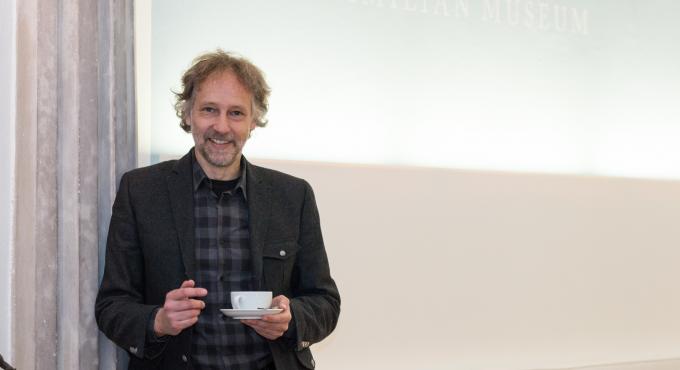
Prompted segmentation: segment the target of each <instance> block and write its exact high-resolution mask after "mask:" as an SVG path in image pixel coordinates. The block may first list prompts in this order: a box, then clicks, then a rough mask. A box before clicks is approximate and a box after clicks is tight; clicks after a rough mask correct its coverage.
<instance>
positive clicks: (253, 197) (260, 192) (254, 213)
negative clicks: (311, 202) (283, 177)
mask: <svg viewBox="0 0 680 370" xmlns="http://www.w3.org/2000/svg"><path fill="white" fill-rule="evenodd" d="M243 163H244V164H245V165H246V169H247V171H246V178H247V185H246V186H247V192H248V213H249V219H250V253H251V257H252V261H253V276H254V277H255V279H256V285H257V287H256V288H257V289H261V288H262V279H261V277H262V251H263V249H264V243H265V240H266V237H267V229H268V226H269V220H270V218H271V204H272V202H271V196H272V192H271V183H270V182H269V181H268V179H267V176H266V174H265V173H264V170H263V169H262V168H260V167H257V166H254V165H252V164H250V163H249V162H248V161H247V160H245V159H244V161H243Z"/></svg>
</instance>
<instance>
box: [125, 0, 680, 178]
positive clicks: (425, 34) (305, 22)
mask: <svg viewBox="0 0 680 370" xmlns="http://www.w3.org/2000/svg"><path fill="white" fill-rule="evenodd" d="M154 3H157V6H154V7H153V9H152V12H151V14H152V16H151V18H152V22H151V32H152V34H151V37H150V38H151V48H150V53H151V63H152V65H151V67H149V69H148V70H149V71H150V73H151V76H150V83H151V91H152V93H151V95H150V97H149V98H148V99H150V101H143V102H140V104H139V105H140V106H149V107H151V112H150V115H149V119H150V121H140V124H141V125H145V126H147V127H148V126H151V135H150V138H151V140H149V141H150V147H151V150H150V153H151V157H152V158H151V161H152V162H154V161H155V160H154V159H153V156H154V154H155V155H159V154H160V155H161V156H163V155H181V154H182V153H183V152H185V148H186V147H187V146H188V145H190V143H191V136H190V135H181V133H180V130H178V129H177V118H176V117H175V114H174V111H173V109H172V100H173V96H172V93H171V89H175V90H177V89H178V88H179V84H180V76H181V74H182V72H183V71H184V70H185V69H186V68H188V66H189V65H190V61H191V60H192V59H193V58H194V57H196V56H197V55H198V54H199V53H201V52H205V51H208V50H214V49H215V48H217V47H221V48H224V49H226V50H233V51H236V52H238V53H242V54H243V55H245V56H247V57H248V58H251V59H252V60H253V61H254V62H255V63H256V64H257V65H258V66H260V67H261V68H262V69H263V70H264V72H265V73H266V75H267V78H268V81H269V82H270V84H271V85H272V96H271V104H270V105H271V109H270V114H269V116H270V118H271V120H270V121H271V122H270V125H269V127H267V130H256V131H255V132H254V133H253V135H254V138H257V140H253V141H252V142H251V143H249V145H248V148H247V149H246V151H247V154H250V155H251V156H257V157H259V158H272V159H289V160H319V161H326V162H343V163H374V164H406V165H415V166H433V167H448V168H462V169H486V170H502V171H530V172H549V173H572V174H597V175H606V176H626V177H645V178H676V179H677V178H680V146H678V145H676V140H675V138H677V137H680V124H678V123H679V122H680V106H679V105H678V104H676V102H677V101H680V69H678V68H677V66H678V65H680V48H678V47H677V46H676V45H677V40H678V39H680V27H678V22H677V17H676V14H679V13H680V2H678V1H675V0H600V1H588V0H513V1H509V0H507V1H506V0H417V1H416V0H389V1H387V0H385V1H382V0H380V1H378V0H370V1H369V0H298V1H250V0H230V1H222V0H203V1H200V2H196V3H195V4H192V6H191V7H188V6H187V5H186V2H185V1H182V0H156V1H154ZM527 9H528V11H527ZM512 14H515V15H517V16H518V17H519V20H518V21H517V22H515V20H514V15H512ZM555 14H558V15H559V20H560V22H564V25H562V23H556V18H555ZM225 17H228V19H229V21H225ZM561 26H564V27H561ZM576 26H579V27H576ZM246 30H247V31H246ZM140 31H143V30H140ZM144 37H147V36H144ZM145 78H148V76H145ZM138 82H142V83H146V82H147V81H146V80H144V81H138ZM140 98H141V97H140ZM302 138H305V139H302ZM631 148H636V150H631ZM145 155H146V156H148V154H146V153H140V157H143V156H145Z"/></svg>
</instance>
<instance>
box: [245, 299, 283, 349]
mask: <svg viewBox="0 0 680 370" xmlns="http://www.w3.org/2000/svg"><path fill="white" fill-rule="evenodd" d="M275 307H278V308H282V309H283V311H281V312H279V313H277V314H275V315H265V316H262V319H260V320H241V322H242V323H244V324H246V325H248V326H250V327H251V328H253V329H254V330H255V331H256V332H257V333H258V334H260V335H261V336H263V337H265V338H267V339H269V340H274V339H277V338H279V337H280V336H282V335H283V333H285V332H286V330H288V324H290V320H291V318H292V315H291V314H290V301H289V300H288V298H286V296H283V295H279V296H276V297H274V299H272V308H275Z"/></svg>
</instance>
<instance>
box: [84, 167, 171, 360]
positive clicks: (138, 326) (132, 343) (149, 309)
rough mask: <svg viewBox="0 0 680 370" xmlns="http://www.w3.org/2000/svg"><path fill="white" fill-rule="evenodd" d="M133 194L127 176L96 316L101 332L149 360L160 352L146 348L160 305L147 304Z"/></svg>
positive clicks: (112, 224)
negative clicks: (151, 326)
mask: <svg viewBox="0 0 680 370" xmlns="http://www.w3.org/2000/svg"><path fill="white" fill-rule="evenodd" d="M130 193H131V192H130V176H129V174H125V175H123V177H122V179H121V182H120V186H119V187H118V193H117V195H116V199H115V201H114V204H113V210H112V215H111V222H110V224H109V232H108V237H107V242H106V261H105V267H104V276H103V278H102V282H101V285H100V287H99V292H98V294H97V299H96V302H95V317H96V320H97V325H98V326H99V329H100V330H101V331H102V332H104V334H105V335H106V336H107V337H108V338H109V339H111V340H112V341H113V342H114V343H116V344H117V345H118V346H120V347H122V348H123V349H124V350H126V351H127V352H128V353H129V354H130V355H132V356H136V357H138V358H144V357H145V354H146V357H147V358H149V356H150V355H153V354H152V352H158V349H156V351H154V350H153V348H148V350H147V348H145V347H146V346H145V342H146V334H147V329H148V323H149V320H151V319H152V314H153V312H154V309H155V308H156V307H157V306H156V305H149V304H145V303H144V302H145V299H144V294H145V290H144V289H145V288H144V256H143V253H142V249H141V247H140V244H139V236H138V232H137V226H136V218H135V212H134V207H133V206H132V202H131V195H130ZM153 357H155V356H153Z"/></svg>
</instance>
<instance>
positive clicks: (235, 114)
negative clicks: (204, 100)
mask: <svg viewBox="0 0 680 370" xmlns="http://www.w3.org/2000/svg"><path fill="white" fill-rule="evenodd" d="M229 114H231V115H232V116H242V115H243V112H241V111H238V110H233V111H231V112H229Z"/></svg>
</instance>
